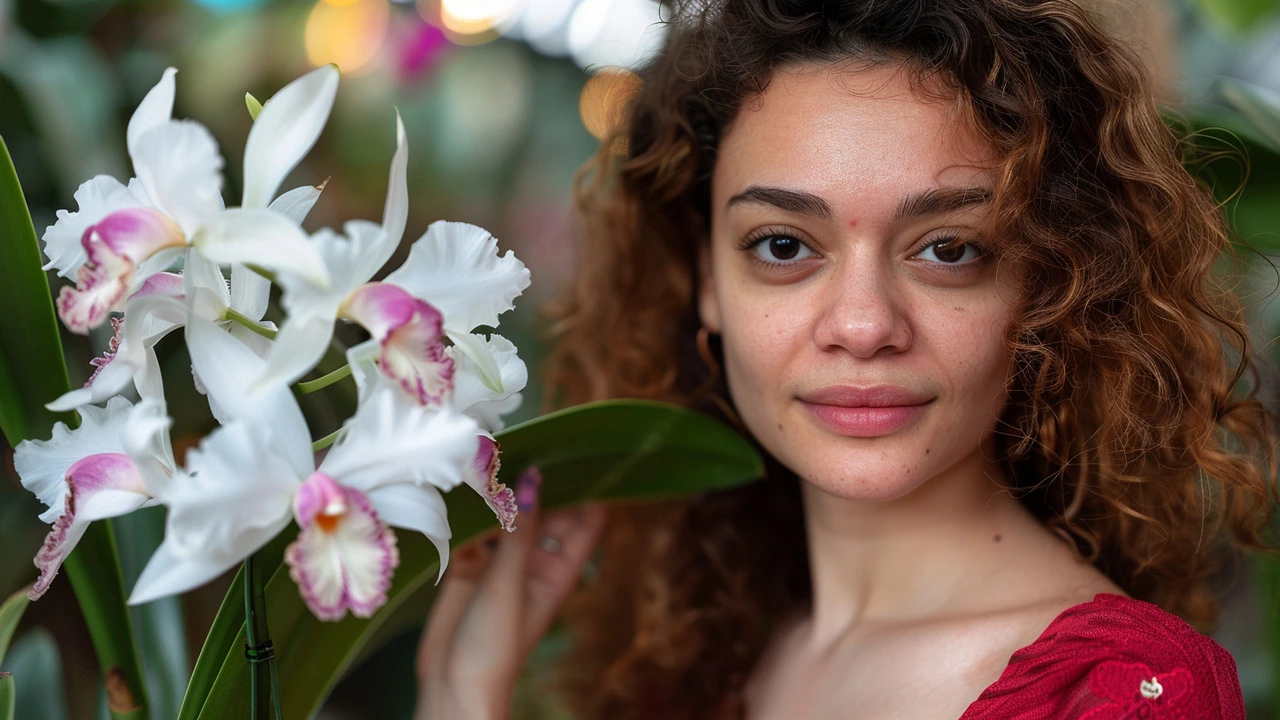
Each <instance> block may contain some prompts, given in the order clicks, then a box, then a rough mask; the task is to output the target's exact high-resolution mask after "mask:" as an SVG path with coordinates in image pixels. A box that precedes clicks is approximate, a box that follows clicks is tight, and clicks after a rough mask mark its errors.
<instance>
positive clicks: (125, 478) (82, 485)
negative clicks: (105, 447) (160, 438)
mask: <svg viewBox="0 0 1280 720" xmlns="http://www.w3.org/2000/svg"><path fill="white" fill-rule="evenodd" d="M66 483H67V494H66V499H65V501H64V505H63V510H62V515H60V516H59V517H58V518H57V519H56V520H54V521H53V525H52V526H51V527H50V528H49V534H48V535H47V536H46V537H45V540H44V544H43V545H42V546H41V547H40V550H39V551H38V552H37V553H36V557H35V561H34V562H35V566H36V567H37V568H39V569H40V577H39V578H38V579H37V580H36V582H35V585H33V586H32V588H31V590H30V591H29V592H28V593H27V597H29V598H30V599H32V600H38V599H39V598H40V596H42V595H44V593H45V591H47V590H48V589H49V586H50V585H51V584H52V583H53V580H54V578H55V577H57V575H58V569H59V568H61V567H62V561H63V560H65V559H66V558H67V556H68V555H70V554H71V551H72V550H73V549H75V545H76V543H77V542H79V540H80V537H81V536H82V535H83V533H84V528H85V527H86V526H87V525H88V523H89V520H92V519H93V518H89V519H88V520H85V519H81V520H80V521H79V522H77V520H76V514H77V513H78V512H80V511H81V510H82V509H83V507H84V505H85V504H87V502H88V500H89V498H91V497H92V496H93V495H94V494H95V493H98V492H101V491H112V490H114V491H123V492H130V493H135V494H137V495H138V496H139V497H138V506H139V507H141V506H142V504H143V503H145V502H146V500H147V498H148V497H149V496H148V495H147V492H146V488H145V486H144V483H143V481H142V476H141V474H139V472H138V468H137V466H136V465H134V463H133V460H132V459H131V458H130V457H129V456H128V455H125V454H123V453H98V454H96V455H90V456H88V457H85V458H82V459H81V460H78V461H76V462H75V463H73V464H72V465H71V467H69V468H67V472H66Z"/></svg>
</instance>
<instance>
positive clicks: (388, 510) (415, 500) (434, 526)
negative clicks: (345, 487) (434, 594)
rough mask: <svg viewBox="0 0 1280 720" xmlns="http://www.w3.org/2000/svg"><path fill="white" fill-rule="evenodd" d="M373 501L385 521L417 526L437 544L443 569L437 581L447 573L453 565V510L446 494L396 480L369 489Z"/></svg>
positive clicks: (417, 528)
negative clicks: (451, 557)
mask: <svg viewBox="0 0 1280 720" xmlns="http://www.w3.org/2000/svg"><path fill="white" fill-rule="evenodd" d="M369 502H371V503H373V507H374V509H375V510H377V511H378V515H379V516H381V517H382V520H383V522H385V523H387V524H388V525H392V526H394V527H399V528H406V529H408V530H417V531H418V532H420V533H422V534H423V535H425V536H426V537H427V539H428V540H430V541H431V544H432V545H435V546H436V552H437V553H439V554H440V572H439V574H437V575H436V582H439V581H440V578H441V577H443V576H444V569H445V568H446V567H448V565H449V538H451V537H453V531H452V530H450V529H449V517H448V516H449V513H448V509H447V508H446V507H445V504H444V496H442V495H441V494H440V491H439V490H437V489H435V488H434V487H431V486H430V485H413V484H411V483H392V484H390V485H383V486H382V487H379V488H376V489H374V490H370V491H369Z"/></svg>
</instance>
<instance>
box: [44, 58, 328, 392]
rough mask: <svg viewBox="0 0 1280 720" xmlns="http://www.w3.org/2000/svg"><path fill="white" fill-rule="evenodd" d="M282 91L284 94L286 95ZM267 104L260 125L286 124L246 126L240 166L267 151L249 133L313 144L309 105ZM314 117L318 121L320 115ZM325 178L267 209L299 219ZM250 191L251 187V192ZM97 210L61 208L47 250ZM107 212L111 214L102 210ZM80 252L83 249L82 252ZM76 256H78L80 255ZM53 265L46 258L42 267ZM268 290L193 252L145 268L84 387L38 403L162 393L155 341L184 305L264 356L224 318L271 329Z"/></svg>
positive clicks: (258, 340)
mask: <svg viewBox="0 0 1280 720" xmlns="http://www.w3.org/2000/svg"><path fill="white" fill-rule="evenodd" d="M297 82H300V81H295V84H296V83H297ZM286 89H288V88H286ZM153 92H154V90H153ZM284 92H285V90H281V94H283V93H284ZM284 97H286V98H288V97H289V95H284ZM273 99H274V98H273ZM267 104H268V105H269V106H271V107H272V108H273V110H272V112H271V113H266V110H265V109H264V111H263V112H264V114H265V119H264V120H262V122H265V123H268V125H266V126H265V127H268V129H271V128H272V126H273V125H274V126H277V127H281V126H283V127H285V128H286V129H285V130H283V131H280V130H277V131H276V132H272V133H268V134H266V135H264V134H263V133H258V134H256V135H255V134H254V132H252V131H250V133H249V138H250V143H251V144H250V146H249V148H248V149H247V150H246V153H245V166H246V171H248V170H249V169H250V168H257V167H260V166H263V165H264V164H266V163H265V162H264V161H263V160H262V159H261V157H262V156H263V155H264V153H266V152H267V150H265V149H263V148H262V147H261V143H260V142H256V141H255V138H262V137H269V138H270V137H277V138H278V136H279V135H280V132H284V133H285V134H286V137H285V139H286V141H287V142H286V144H287V145H289V146H291V147H294V148H301V150H300V151H295V153H296V154H298V155H299V157H301V155H302V154H305V152H306V150H307V149H308V148H310V146H311V145H312V144H314V142H315V139H316V135H317V134H318V132H319V131H318V129H316V127H315V121H316V118H315V113H314V108H312V107H311V106H309V105H306V104H303V103H299V102H296V101H295V102H285V103H275V104H273V103H271V102H270V101H268V103H267ZM260 117H262V116H260ZM320 120H321V121H323V117H321V118H320ZM256 126H257V125H256V123H255V127H256ZM308 138H309V139H308ZM259 174H261V171H259ZM104 183H108V184H109V183H115V180H114V179H112V178H109V177H106V176H100V177H98V178H94V179H93V180H90V181H89V182H87V183H85V185H83V186H81V191H84V190H85V188H86V187H101V186H104V185H103V184H104ZM325 184H326V183H321V184H320V185H318V186H315V187H312V186H310V185H304V186H302V187H298V188H294V189H293V190H290V191H288V192H286V193H284V194H283V195H281V196H280V197H278V198H276V199H275V200H274V201H272V203H271V204H270V205H269V206H268V208H267V209H268V210H270V211H271V212H274V213H276V214H278V215H281V216H283V217H284V218H286V219H288V220H289V221H291V222H293V223H294V224H296V225H301V224H302V221H303V220H305V219H306V217H307V214H308V213H310V212H311V208H312V207H314V206H315V204H316V201H317V200H318V199H319V198H320V193H321V192H322V191H323V190H324V186H325ZM117 185H118V183H117ZM250 191H253V193H254V194H253V195H250ZM258 192H259V191H258V190H256V189H255V188H253V187H248V186H247V187H246V190H245V201H246V202H256V194H257V193H258ZM76 197H77V198H80V197H81V193H80V192H77V194H76ZM99 212H107V211H105V210H104V208H103V207H95V206H92V205H90V206H88V207H86V204H85V203H84V202H82V203H81V211H80V212H79V213H75V214H68V213H67V212H66V211H65V210H62V211H59V220H58V224H56V225H54V226H53V227H50V228H49V229H48V230H47V231H46V232H45V243H46V252H48V253H49V254H50V256H52V255H53V253H54V252H55V249H56V248H58V247H66V248H67V249H69V246H66V245H65V243H66V240H67V239H68V238H69V237H70V236H71V233H73V232H74V231H75V230H76V229H77V228H79V227H80V226H81V225H84V226H85V227H86V228H88V227H90V226H91V225H92V224H94V223H96V222H97V221H96V220H94V221H92V222H90V220H91V219H92V217H93V216H94V215H95V214H97V213H99ZM107 214H110V213H109V212H107ZM60 243H62V245H60ZM77 247H79V246H78V245H77ZM81 255H82V256H83V253H81ZM80 262H81V263H83V259H81V261H80ZM52 266H53V265H52V263H51V264H50V265H48V266H46V268H45V269H48V268H49V267H52ZM270 290H271V283H270V281H269V280H267V279H266V278H264V277H262V276H261V275H259V274H257V273H255V272H253V271H251V270H249V269H248V268H246V267H244V266H243V265H240V264H234V265H232V266H231V281H230V283H228V282H227V281H226V279H225V278H223V277H222V271H221V269H220V268H219V266H218V265H217V263H214V262H211V261H210V260H208V259H206V258H205V257H204V256H203V255H201V254H200V253H198V252H195V251H193V250H187V251H186V254H185V261H184V263H183V272H182V274H178V273H171V272H159V273H156V274H154V275H150V276H149V277H147V278H146V279H145V280H143V281H142V284H141V286H140V287H139V288H138V289H137V290H136V291H134V292H133V293H132V294H131V295H130V296H129V297H128V299H127V300H126V301H125V304H124V316H123V318H119V319H117V318H113V319H112V321H111V322H112V325H113V326H114V329H115V336H114V337H113V338H112V340H111V342H110V345H109V347H108V349H107V352H106V353H105V354H104V355H103V356H102V357H99V358H94V359H93V360H91V361H90V362H91V363H92V364H93V365H94V366H95V367H96V370H95V371H94V372H93V375H92V376H90V378H89V380H88V382H86V383H85V384H84V387H81V388H77V389H75V390H72V391H70V392H68V393H66V394H64V395H63V396H62V397H59V398H58V399H56V400H54V401H53V402H51V403H48V404H47V405H46V406H45V407H47V408H49V409H50V410H53V411H55V412H64V411H67V410H73V409H75V408H78V407H80V406H82V405H88V404H96V403H100V402H102V401H104V400H106V399H108V398H111V397H114V396H116V395H118V394H120V393H122V392H124V391H125V389H126V388H128V386H129V383H130V382H131V381H132V382H133V384H134V386H135V387H136V388H137V391H138V393H139V395H141V396H143V397H146V396H156V397H159V396H162V395H163V388H162V387H161V378H160V369H159V363H158V361H157V359H156V354H155V350H154V348H155V345H156V343H158V342H160V340H161V339H162V338H164V336H165V335H168V334H169V333H170V332H172V331H174V330H176V329H178V328H180V327H182V326H183V324H184V323H185V322H186V315H187V312H196V313H199V314H200V315H201V317H204V318H207V319H209V320H212V321H215V322H218V323H220V324H223V325H225V326H231V333H232V334H234V335H236V337H238V338H240V339H241V340H242V341H244V342H245V343H246V344H249V345H251V346H253V347H254V348H255V350H257V351H258V354H259V355H265V354H266V352H267V349H268V347H267V346H268V341H267V339H266V338H264V337H262V336H260V335H256V334H254V333H253V331H252V330H250V329H248V328H246V327H243V326H241V325H234V326H232V323H231V322H230V321H229V320H227V319H226V318H227V311H228V310H232V311H235V312H236V313H238V314H240V315H241V316H243V317H245V318H246V319H248V320H250V321H252V322H255V323H258V324H260V325H261V326H262V327H264V328H266V329H268V330H274V329H275V327H274V325H273V324H271V323H262V322H261V321H262V316H263V315H264V314H266V310H267V301H268V296H269V293H270ZM188 298H190V303H188V307H184V301H185V300H186V299H188ZM197 387H198V385H197ZM215 414H216V412H215Z"/></svg>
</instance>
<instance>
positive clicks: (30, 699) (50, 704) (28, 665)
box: [0, 627, 68, 720]
mask: <svg viewBox="0 0 1280 720" xmlns="http://www.w3.org/2000/svg"><path fill="white" fill-rule="evenodd" d="M0 671H4V672H8V673H13V675H12V677H13V686H14V695H15V696H16V697H15V703H14V705H15V711H14V717H16V718H18V719H19V720H66V719H67V717H68V715H67V701H66V697H65V695H64V693H63V685H62V683H63V679H62V656H61V655H60V654H59V653H58V644H57V643H56V642H55V641H54V639H53V634H52V633H50V632H49V631H48V630H46V629H44V628H42V627H34V628H31V629H30V630H28V631H26V632H24V633H22V635H21V636H19V637H18V639H17V640H15V641H14V643H13V647H12V648H11V649H10V651H9V655H8V657H6V658H5V661H4V664H3V665H0Z"/></svg>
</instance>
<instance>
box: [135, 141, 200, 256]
mask: <svg viewBox="0 0 1280 720" xmlns="http://www.w3.org/2000/svg"><path fill="white" fill-rule="evenodd" d="M131 154H132V155H133V167H134V170H135V171H137V173H138V181H139V182H140V183H141V184H142V187H143V188H145V189H146V192H147V196H148V197H150V198H151V201H152V202H154V203H155V205H156V207H157V208H158V209H160V210H163V211H164V212H165V213H166V214H168V215H169V216H170V217H172V218H173V219H174V220H175V221H177V223H178V225H179V226H180V227H181V228H182V232H183V233H184V234H185V235H186V236H187V237H190V236H191V235H193V234H195V232H196V230H197V229H198V228H199V227H200V226H201V225H202V224H204V223H205V222H206V221H207V220H208V219H209V218H210V217H212V216H213V215H214V214H215V213H217V212H218V211H220V210H221V209H222V155H220V154H219V153H218V143H217V141H215V140H214V139H213V135H211V134H210V133H209V130H208V129H207V128H206V127H205V126H203V125H201V124H200V123H198V122H195V121H193V120H169V121H168V122H164V123H161V124H159V125H157V126H155V127H153V128H151V129H149V130H147V131H146V132H144V133H143V134H142V135H141V136H140V137H139V138H138V142H137V147H135V148H134V149H133V150H132V151H131Z"/></svg>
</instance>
